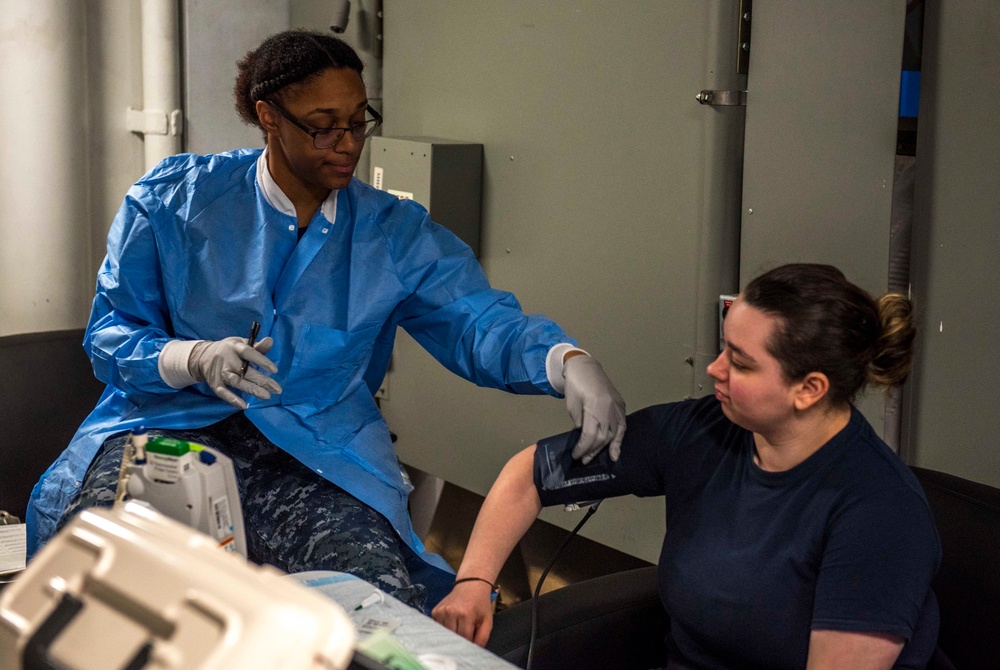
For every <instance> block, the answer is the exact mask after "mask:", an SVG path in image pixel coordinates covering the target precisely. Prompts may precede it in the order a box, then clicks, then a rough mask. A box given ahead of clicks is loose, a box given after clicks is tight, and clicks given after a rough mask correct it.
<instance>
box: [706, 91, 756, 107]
mask: <svg viewBox="0 0 1000 670" xmlns="http://www.w3.org/2000/svg"><path fill="white" fill-rule="evenodd" d="M694 99H695V100H697V101H698V102H700V103H701V104H703V105H712V106H713V107H737V106H740V105H742V106H746V104H747V92H746V91H702V92H701V93H699V94H698V95H696V96H694Z"/></svg>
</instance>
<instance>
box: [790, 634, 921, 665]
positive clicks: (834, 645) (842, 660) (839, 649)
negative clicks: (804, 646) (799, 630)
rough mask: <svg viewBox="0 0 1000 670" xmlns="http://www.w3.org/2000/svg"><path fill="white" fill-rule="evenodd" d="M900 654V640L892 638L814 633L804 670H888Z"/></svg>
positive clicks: (889, 636)
mask: <svg viewBox="0 0 1000 670" xmlns="http://www.w3.org/2000/svg"><path fill="white" fill-rule="evenodd" d="M902 650H903V639H902V638H900V637H897V636H895V635H888V634H885V633H859V632H854V631H843V630H814V631H812V633H810V635H809V661H808V665H807V666H806V670H889V669H890V668H892V666H893V664H894V663H895V662H896V658H897V657H898V656H899V652H900V651H902Z"/></svg>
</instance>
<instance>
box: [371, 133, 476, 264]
mask: <svg viewBox="0 0 1000 670" xmlns="http://www.w3.org/2000/svg"><path fill="white" fill-rule="evenodd" d="M370 141H371V164H372V181H371V183H372V186H374V187H375V188H378V189H382V190H384V191H388V192H389V193H392V194H393V195H395V196H397V197H399V198H405V199H409V200H415V201H416V202H419V203H420V204H421V205H423V206H424V207H426V208H427V211H428V212H429V213H430V216H431V220H433V221H434V222H436V223H439V224H441V225H442V226H444V227H445V228H448V229H449V230H451V231H452V232H453V233H455V234H456V235H457V236H458V237H459V238H460V239H461V240H462V241H463V242H465V243H466V244H468V245H469V246H470V247H472V251H473V252H474V253H475V254H476V256H479V238H480V222H481V219H482V193H483V145H482V144H470V143H468V142H458V141H455V140H446V139H441V138H437V137H379V136H376V137H372V138H371V140H370Z"/></svg>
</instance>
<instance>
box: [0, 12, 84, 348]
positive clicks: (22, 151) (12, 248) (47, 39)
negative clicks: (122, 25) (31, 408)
mask: <svg viewBox="0 0 1000 670" xmlns="http://www.w3.org/2000/svg"><path fill="white" fill-rule="evenodd" d="M83 12H84V3H82V2H65V1H64V0H4V2H3V5H2V11H0V91H3V95H0V120H2V123H0V336H2V335H11V334H18V333H33V332H44V331H51V330H62V329H69V328H80V327H82V326H83V325H85V324H86V322H87V314H88V313H89V309H90V298H91V296H92V295H93V276H92V274H91V268H90V247H89V239H90V216H89V211H90V208H89V202H88V195H87V194H88V192H89V183H88V172H89V170H88V169H87V166H88V156H87V105H86V102H87V101H86V74H87V73H86V57H85V56H86V53H85V52H86V49H85V43H84V37H85V30H84V18H85V17H84V14H83Z"/></svg>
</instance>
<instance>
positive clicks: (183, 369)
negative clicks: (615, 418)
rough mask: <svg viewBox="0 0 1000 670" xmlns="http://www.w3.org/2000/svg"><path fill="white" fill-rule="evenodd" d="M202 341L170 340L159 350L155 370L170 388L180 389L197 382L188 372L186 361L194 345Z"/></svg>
mask: <svg viewBox="0 0 1000 670" xmlns="http://www.w3.org/2000/svg"><path fill="white" fill-rule="evenodd" d="M202 341H203V340H170V341H169V342H167V343H166V344H165V345H164V346H163V349H161V350H160V357H159V359H158V360H157V362H156V368H157V370H158V371H159V373H160V377H161V378H162V379H163V381H164V382H165V383H166V384H167V386H169V387H170V388H174V389H182V388H184V387H185V386H190V385H191V384H194V383H195V382H197V381H198V380H197V379H195V378H194V377H193V376H191V373H190V372H189V371H188V360H190V358H191V351H192V350H193V349H194V347H195V345H197V344H198V343H199V342H202Z"/></svg>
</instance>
